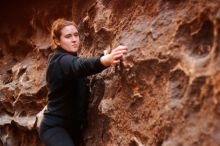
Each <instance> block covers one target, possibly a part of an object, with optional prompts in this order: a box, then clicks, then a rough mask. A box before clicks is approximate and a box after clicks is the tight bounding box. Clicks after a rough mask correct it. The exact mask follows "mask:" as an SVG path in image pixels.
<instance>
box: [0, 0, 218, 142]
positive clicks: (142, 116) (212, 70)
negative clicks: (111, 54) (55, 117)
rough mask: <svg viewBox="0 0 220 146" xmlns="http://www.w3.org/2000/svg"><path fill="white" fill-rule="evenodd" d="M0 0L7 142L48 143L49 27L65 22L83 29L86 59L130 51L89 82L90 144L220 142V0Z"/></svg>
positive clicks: (1, 112)
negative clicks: (44, 133)
mask: <svg viewBox="0 0 220 146" xmlns="http://www.w3.org/2000/svg"><path fill="white" fill-rule="evenodd" d="M1 3H2V4H1V7H2V8H1V10H0V12H1V13H0V18H1V19H0V21H1V23H0V68H1V69H0V99H1V100H0V105H1V106H0V117H1V118H0V146H1V145H2V146H6V145H7V146H43V143H42V142H41V141H40V140H39V136H38V132H37V130H38V128H39V122H40V119H41V113H42V112H41V111H42V110H43V109H44V107H45V105H46V103H47V92H48V89H47V87H46V82H45V72H46V67H47V59H48V56H49V54H50V53H51V52H52V51H51V49H50V38H49V29H50V25H51V23H52V21H53V20H55V19H56V18H60V17H63V18H66V19H69V20H74V21H75V22H76V23H77V25H78V28H79V32H80V35H81V38H80V39H81V42H82V46H81V47H82V48H81V49H80V55H82V56H94V55H98V54H100V53H102V52H103V50H104V49H109V50H111V49H112V48H115V47H117V46H118V45H120V44H123V45H126V46H128V48H129V51H128V54H127V55H125V57H124V59H123V61H122V62H121V63H120V64H118V65H116V66H111V67H109V68H108V69H106V70H105V71H103V72H102V73H100V74H97V75H94V76H91V77H89V78H90V87H91V96H90V99H89V102H90V103H89V110H88V120H87V121H88V122H87V126H86V130H85V132H84V136H83V142H84V144H83V145H86V146H219V145H220V1H219V0H212V1H208V0H182V1H181V0H175V1H170V0H159V1H156V0H153V1H150V0H135V1H133V0H124V1H117V0H111V1H107V0H90V1H89V0H84V1H80V0H75V1H71V0H65V1H63V0H53V1H52V0H48V1H43V0H39V1H26V0H21V1H19V2H15V1H13V0H9V1H7V2H1ZM37 115H38V116H37Z"/></svg>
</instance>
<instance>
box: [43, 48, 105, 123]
mask: <svg viewBox="0 0 220 146" xmlns="http://www.w3.org/2000/svg"><path fill="white" fill-rule="evenodd" d="M100 58H101V56H97V57H90V58H80V57H78V56H77V54H75V53H69V52H67V51H65V50H64V49H62V48H57V49H56V51H55V53H54V54H53V56H52V57H51V58H50V60H49V64H48V68H47V73H46V81H47V86H48V89H49V92H48V104H47V110H45V112H44V118H43V122H44V123H46V124H47V125H50V126H64V125H69V124H73V123H78V124H80V123H81V122H82V120H83V118H84V116H85V104H86V100H87V96H88V92H89V90H88V86H86V76H89V75H92V74H96V73H99V72H101V71H102V70H104V69H105V68H107V67H105V66H104V65H103V64H102V63H101V62H100Z"/></svg>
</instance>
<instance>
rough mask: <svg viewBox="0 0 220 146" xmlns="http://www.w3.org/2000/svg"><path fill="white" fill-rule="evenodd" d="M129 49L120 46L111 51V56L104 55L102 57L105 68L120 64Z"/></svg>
mask: <svg viewBox="0 0 220 146" xmlns="http://www.w3.org/2000/svg"><path fill="white" fill-rule="evenodd" d="M127 51H128V48H127V47H126V46H122V45H120V46H118V47H116V48H115V49H113V50H112V51H111V53H110V54H107V55H104V56H102V57H101V59H100V60H101V63H102V64H103V65H105V66H110V65H114V64H117V63H119V62H120V60H121V59H122V57H123V55H124V54H126V53H127Z"/></svg>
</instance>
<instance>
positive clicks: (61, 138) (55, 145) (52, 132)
mask: <svg viewBox="0 0 220 146" xmlns="http://www.w3.org/2000/svg"><path fill="white" fill-rule="evenodd" d="M80 135H81V133H80V128H79V127H77V128H73V127H71V126H67V127H60V126H55V127H52V126H48V125H47V124H45V123H41V125H40V138H41V140H42V141H43V142H44V143H45V144H46V146H79V144H80Z"/></svg>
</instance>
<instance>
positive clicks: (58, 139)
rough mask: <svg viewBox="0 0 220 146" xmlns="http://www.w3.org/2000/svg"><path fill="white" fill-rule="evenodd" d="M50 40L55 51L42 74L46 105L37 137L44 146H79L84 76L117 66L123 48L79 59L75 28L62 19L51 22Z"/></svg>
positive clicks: (83, 98) (84, 92)
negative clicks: (46, 98)
mask: <svg viewBox="0 0 220 146" xmlns="http://www.w3.org/2000/svg"><path fill="white" fill-rule="evenodd" d="M51 36H52V40H53V46H54V50H55V51H54V53H53V55H52V57H51V58H50V59H49V63H48V68H47V73H46V81H47V87H48V90H49V92H48V104H47V109H46V110H45V112H44V115H43V120H42V122H41V125H40V137H41V139H42V141H43V142H44V143H45V144H46V146H79V145H80V135H81V127H82V123H83V120H84V119H85V113H86V103H87V102H86V101H87V97H88V88H87V85H86V76H89V75H93V74H96V73H99V72H101V71H103V70H104V69H106V68H108V67H109V66H111V65H114V64H117V63H119V62H120V60H121V58H122V57H123V54H125V53H127V47H126V46H118V47H116V48H115V49H113V50H112V51H111V52H110V53H109V54H105V55H100V56H96V57H90V58H82V57H79V56H77V51H78V49H79V46H80V39H79V32H78V30H77V26H76V24H75V23H74V22H72V21H67V20H65V19H57V20H55V21H54V22H53V24H52V29H51Z"/></svg>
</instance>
